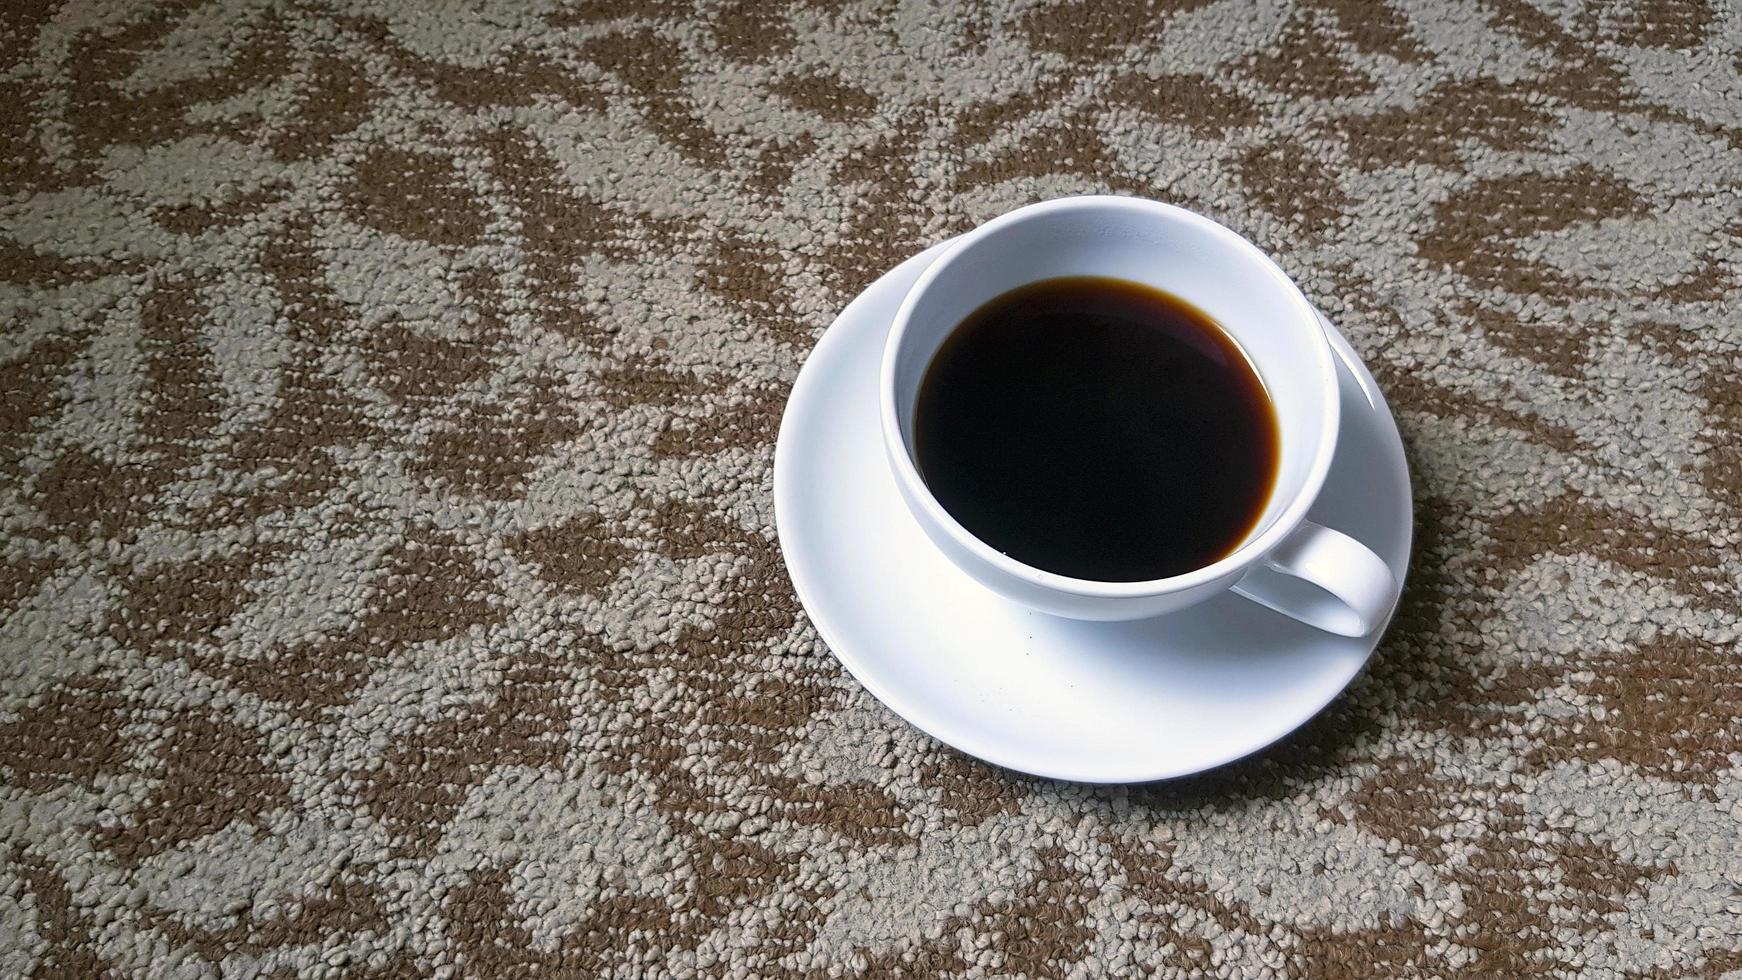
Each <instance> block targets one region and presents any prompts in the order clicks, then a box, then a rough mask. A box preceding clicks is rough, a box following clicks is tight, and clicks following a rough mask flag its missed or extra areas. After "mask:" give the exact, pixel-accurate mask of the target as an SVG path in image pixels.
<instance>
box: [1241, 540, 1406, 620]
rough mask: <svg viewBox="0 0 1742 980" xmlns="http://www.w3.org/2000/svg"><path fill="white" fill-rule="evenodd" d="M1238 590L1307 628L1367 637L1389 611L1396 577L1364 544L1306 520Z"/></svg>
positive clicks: (1254, 569)
mask: <svg viewBox="0 0 1742 980" xmlns="http://www.w3.org/2000/svg"><path fill="white" fill-rule="evenodd" d="M1234 591H1235V592H1237V593H1239V594H1240V595H1243V596H1245V597H1246V598H1248V599H1251V600H1252V601H1253V602H1256V603H1258V604H1259V605H1261V606H1267V607H1269V608H1271V609H1274V610H1276V611H1277V612H1279V613H1282V614H1283V615H1284V616H1289V617H1292V618H1294V619H1298V620H1300V621H1301V622H1303V623H1306V624H1307V625H1308V626H1316V627H1318V628H1319V629H1322V630H1325V631H1326V632H1329V633H1336V634H1338V635H1339V636H1366V635H1367V634H1368V633H1371V632H1372V631H1373V630H1374V629H1375V628H1376V627H1377V626H1378V625H1379V621H1380V620H1381V619H1383V618H1384V617H1385V613H1386V611H1387V610H1388V609H1390V608H1391V602H1392V597H1393V595H1394V594H1395V593H1396V591H1397V579H1396V578H1395V577H1394V576H1393V575H1392V574H1391V569H1390V568H1389V567H1387V566H1386V564H1385V562H1384V561H1383V560H1382V559H1380V557H1379V556H1378V555H1376V554H1374V553H1373V551H1372V549H1370V548H1368V547H1367V546H1366V545H1364V544H1362V543H1361V542H1359V541H1356V540H1355V539H1354V538H1351V537H1349V536H1348V535H1347V534H1344V533H1343V532H1341V531H1337V530H1333V529H1331V528H1328V527H1325V526H1324V525H1322V524H1314V523H1313V522H1312V521H1302V522H1301V525H1300V526H1299V527H1297V528H1295V529H1294V533H1292V534H1290V535H1289V536H1288V537H1286V538H1284V539H1283V541H1282V544H1280V545H1278V546H1277V547H1276V548H1275V549H1274V550H1272V551H1271V552H1270V554H1268V555H1266V556H1265V557H1264V560H1263V561H1262V562H1261V563H1259V564H1258V565H1255V566H1253V568H1252V569H1251V570H1250V571H1248V572H1247V573H1246V576H1245V577H1244V578H1242V579H1241V580H1240V581H1239V582H1237V583H1235V585H1234Z"/></svg>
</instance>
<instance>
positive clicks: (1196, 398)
mask: <svg viewBox="0 0 1742 980" xmlns="http://www.w3.org/2000/svg"><path fill="white" fill-rule="evenodd" d="M1277 449H1278V445H1277V426H1276V417H1275V413H1274V410H1273V409H1272V408H1271V404H1270V399H1269V396H1268V395H1267V393H1266V392H1265V390H1264V384H1263V382H1262V381H1261V380H1260V379H1259V377H1258V374H1257V372H1256V371H1255V370H1254V369H1253V367H1252V365H1251V363H1250V362H1249V361H1248V360H1247V358H1246V356H1245V353H1244V352H1243V351H1241V349H1240V348H1239V347H1238V346H1237V345H1236V344H1235V342H1234V341H1233V339H1232V338H1230V337H1229V336H1228V335H1227V334H1226V333H1224V332H1223V331H1222V329H1221V328H1220V327H1219V326H1218V325H1217V324H1216V322H1215V321H1214V320H1213V319H1211V318H1210V317H1209V316H1208V315H1207V314H1205V313H1204V312H1203V311H1201V310H1199V309H1197V308H1196V307H1194V306H1192V305H1191V304H1189V303H1187V302H1186V301H1184V300H1182V299H1180V298H1178V297H1176V296H1173V295H1171V294H1168V293H1165V292H1162V291H1161V290H1157V289H1153V288H1150V287H1148V286H1143V285H1140V284H1138V283H1133V282H1128V281H1125V280H1121V279H1108V278H1102V277H1094V276H1074V277H1067V278H1060V279H1049V280H1045V281H1042V282H1036V283H1031V284H1029V285H1026V286H1023V287H1020V288H1018V289H1014V290H1011V291H1010V292H1007V293H1004V294H1002V295H1000V296H998V297H995V298H994V299H992V300H990V301H989V302H987V303H986V304H984V305H982V306H981V307H980V308H978V309H977V310H975V311H974V312H973V313H971V314H969V316H968V317H967V318H966V319H964V320H963V321H962V322H961V324H959V325H958V326H957V327H956V329H955V330H954V331H953V332H952V333H951V334H950V336H949V338H948V339H947V340H945V342H944V344H943V346H942V347H941V348H940V349H939V350H938V352H937V354H936V355H934V356H933V358H932V362H931V364H930V366H929V367H928V368H927V370H926V374H925V378H924V380H923V381H922V382H921V385H920V391H919V398H918V402H917V404H916V406H915V409H914V452H915V455H916V457H917V459H916V462H917V463H918V466H919V470H920V473H921V475H922V476H923V478H924V479H925V482H926V485H927V486H928V487H929V488H930V489H931V491H932V493H933V495H935V496H936V497H937V499H938V501H939V502H940V503H942V504H943V506H944V508H945V509H946V510H948V511H949V512H950V515H951V516H953V517H954V518H955V519H956V520H957V521H959V522H960V523H961V524H962V526H963V527H965V528H967V529H968V530H969V531H970V532H971V533H973V534H974V535H975V536H976V537H978V538H979V539H980V540H982V541H984V542H986V543H987V544H989V545H991V546H992V547H994V548H997V549H998V550H999V551H1002V552H1004V553H1005V554H1007V555H1009V556H1010V557H1012V558H1015V559H1016V560H1018V561H1021V562H1023V563H1025V564H1028V565H1032V566H1034V567H1036V568H1040V569H1043V570H1046V571H1049V572H1055V573H1058V574H1060V575H1068V576H1071V577H1074V578H1082V579H1092V580H1096V581H1103V582H1134V581H1144V580H1147V579H1157V578H1166V577H1168V576H1172V575H1178V574H1180V573H1182V572H1187V571H1190V570H1192V569H1194V568H1200V567H1202V566H1204V565H1207V564H1210V563H1211V562H1214V561H1216V560H1217V559H1219V558H1222V557H1224V556H1226V555H1227V554H1228V553H1230V552H1231V551H1233V550H1234V549H1235V548H1236V547H1238V546H1239V544H1240V543H1241V542H1242V541H1243V540H1244V539H1245V537H1246V536H1247V535H1248V534H1249V533H1250V532H1251V530H1252V528H1253V525H1254V523H1255V522H1256V521H1257V520H1258V518H1259V516H1260V515H1261V514H1262V512H1263V510H1264V505H1265V502H1266V500H1267V498H1268V497H1269V495H1270V491H1271V487H1272V484H1273V483H1274V482H1275V479H1276V470H1277Z"/></svg>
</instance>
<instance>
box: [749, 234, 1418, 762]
mask: <svg viewBox="0 0 1742 980" xmlns="http://www.w3.org/2000/svg"><path fill="white" fill-rule="evenodd" d="M944 244H948V243H944ZM943 247H944V245H943V244H940V245H937V246H934V247H933V248H931V249H930V250H928V251H926V252H924V253H922V254H920V255H917V256H915V257H913V258H911V259H908V260H907V261H906V262H903V263H902V264H901V265H900V266H898V267H897V268H896V269H894V270H893V271H891V272H889V273H888V274H886V275H885V276H883V278H881V279H879V280H877V281H876V282H875V283H873V284H872V285H871V286H870V288H868V289H866V290H865V291H864V292H863V293H861V294H860V295H859V296H858V298H857V299H855V300H853V302H852V303H851V304H849V305H848V306H847V308H846V309H845V310H844V311H842V313H841V315H840V317H838V318H837V319H836V320H835V322H834V324H833V325H831V326H830V327H829V329H828V332H827V333H825V334H824V335H823V338H822V340H821V341H820V342H819V343H818V344H817V347H816V350H815V351H813V352H812V353H811V356H810V359H809V360H808V361H806V362H805V365H804V369H803V370H802V371H800V372H799V376H798V381H797V383H796V384H794V385H793V389H792V397H791V399H790V400H789V401H788V402H787V406H786V413H785V415H784V416H783V417H782V418H781V421H780V440H779V443H778V444H777V446H776V448H775V454H774V509H775V522H776V524H777V525H778V528H779V533H780V547H781V550H782V551H783V552H784V553H785V556H786V565H787V569H788V571H789V572H790V573H791V575H792V582H793V587H794V588H795V589H796V590H797V592H798V597H799V601H801V602H802V603H804V607H805V611H806V612H808V613H809V614H810V618H811V622H812V623H814V624H815V625H816V628H817V632H818V633H820V634H821V635H822V638H823V640H824V641H825V642H827V643H828V645H829V647H830V649H832V650H833V651H834V653H835V656H837V657H839V658H840V660H841V663H843V664H845V665H846V667H847V669H848V670H849V671H851V672H852V674H853V676H854V677H856V678H858V680H859V682H860V683H862V684H864V685H865V687H866V688H867V689H868V690H870V691H871V693H872V694H874V695H876V696H877V697H878V699H880V700H881V701H882V702H883V703H884V704H886V705H888V706H889V707H890V708H893V709H894V710H895V712H896V713H897V714H900V715H901V716H902V717H903V718H906V719H907V720H908V721H909V722H911V723H912V724H914V725H915V726H917V727H918V728H920V729H922V730H923V731H925V732H928V733H930V734H931V735H932V736H934V737H936V738H938V739H940V740H942V741H944V742H947V743H949V744H950V745H953V746H955V747H956V748H958V749H960V750H962V751H963V752H967V753H969V754H971V755H975V756H979V757H980V758H982V759H985V760H986V761H988V762H992V763H996V764H998V765H1000V766H1005V767H1007V768H1010V769H1016V770H1020V771H1022V772H1027V773H1033V774H1035V775H1038V776H1048V777H1052V778H1055V779H1070V780H1079V781H1083V782H1096V783H1114V782H1141V781H1145V780H1152V779H1165V778H1169V777H1174V776H1184V775H1188V774H1190V773H1195V772H1200V771H1202V770H1205V769H1209V768H1211V767H1214V766H1218V765H1221V764H1222V763H1225V762H1230V761H1232V760H1234V759H1238V758H1240V757H1241V756H1244V755H1247V754H1249V753H1251V752H1254V751H1256V750H1258V749H1260V748H1263V747H1264V746H1266V745H1268V744H1270V743H1271V742H1274V741H1276V740H1277V739H1279V738H1281V737H1282V736H1284V735H1286V734H1288V733H1289V732H1291V731H1293V730H1294V729H1295V728H1297V727H1299V726H1300V725H1301V724H1302V723H1304V722H1305V721H1307V719H1309V718H1311V717H1312V716H1313V715H1314V714H1316V713H1317V712H1318V711H1319V709H1321V708H1323V707H1324V706H1325V705H1326V704H1328V703H1330V701H1331V699H1332V698H1334V697H1336V696H1337V694H1338V693H1339V692H1341V691H1342V690H1343V688H1344V687H1346V686H1347V685H1348V683H1349V681H1351V680H1352V679H1354V677H1355V675H1356V674H1357V673H1358V672H1359V671H1360V670H1361V667H1362V665H1364V664H1365V663H1366V662H1367V658H1368V656H1369V655H1370V654H1371V653H1372V652H1373V648H1374V647H1375V646H1376V645H1377V644H1378V642H1379V635H1380V633H1382V632H1383V629H1381V630H1377V631H1375V632H1374V633H1373V634H1371V635H1369V636H1366V637H1363V638H1359V639H1351V638H1348V637H1342V636H1333V635H1331V634H1329V633H1324V632H1321V631H1319V630H1315V629H1313V628H1311V627H1309V626H1303V625H1301V624H1300V623H1297V622H1295V621H1294V620H1291V619H1288V618H1286V617H1284V616H1282V615H1280V614H1278V613H1274V612H1271V611H1269V610H1267V609H1264V608H1262V607H1260V606H1258V605H1256V604H1254V603H1251V602H1248V601H1246V600H1244V599H1241V598H1239V597H1237V596H1233V595H1222V596H1219V597H1217V598H1215V599H1211V600H1209V601H1208V602H1205V603H1202V604H1200V605H1197V606H1193V607H1192V608H1190V609H1187V610H1184V611H1182V612H1178V613H1175V614H1173V615H1170V616H1163V617H1160V618H1157V619H1150V620H1144V621H1140V622H1133V623H1089V622H1078V621H1074V620H1066V619H1058V618H1054V617H1051V616H1047V615H1045V614H1042V613H1037V612H1032V611H1030V610H1028V609H1026V608H1023V607H1021V606H1017V605H1013V604H1011V603H1009V602H1006V601H1005V600H1003V599H1001V598H999V597H998V596H996V595H994V594H993V593H991V592H989V591H987V590H986V589H985V588H984V587H983V586H981V585H979V584H978V583H976V582H974V581H973V580H972V579H970V578H968V577H967V576H966V575H964V574H963V573H962V572H960V571H958V570H957V569H956V568H955V566H953V565H951V564H950V563H949V562H948V561H946V560H945V559H944V558H943V557H942V556H941V555H940V554H938V553H937V551H936V550H934V548H933V547H932V545H931V543H930V542H929V541H928V540H927V539H926V537H925V535H924V533H923V532H922V531H921V530H920V529H919V526H918V525H917V524H915V523H914V521H913V518H912V517H911V516H910V515H909V514H908V512H907V510H906V508H905V507H904V506H903V505H902V502H901V498H900V497H899V496H898V495H897V492H896V488H895V483H894V479H893V478H892V477H891V475H890V473H889V467H888V463H887V462H886V461H885V460H884V458H883V446H882V443H881V442H880V439H879V434H878V420H877V419H878V416H877V376H878V363H879V359H880V357H881V355H882V350H883V340H884V336H885V334H886V333H887V332H888V329H889V323H890V320H891V318H892V317H893V316H894V314H895V310H896V307H897V306H899V305H900V303H901V299H902V297H903V296H904V295H905V294H906V292H907V289H908V287H909V286H910V285H911V284H912V283H913V281H914V280H915V279H917V278H918V277H919V274H920V271H921V270H923V269H924V268H925V266H926V264H927V263H929V262H930V261H931V260H932V258H933V257H935V256H936V255H937V254H938V253H939V252H940V251H941V250H942V249H943ZM1327 326H1328V324H1327ZM1329 333H1330V335H1331V338H1332V343H1333V346H1334V347H1335V349H1336V352H1337V356H1338V361H1339V367H1340V369H1339V371H1338V374H1339V376H1340V377H1341V379H1342V382H1343V405H1342V417H1343V428H1342V432H1341V434H1340V436H1339V437H1338V444H1337V455H1336V458H1335V461H1334V462H1333V463H1332V465H1331V472H1330V476H1329V478H1328V479H1327V480H1326V481H1325V486H1324V490H1323V492H1322V493H1321V494H1320V497H1319V501H1318V503H1317V504H1315V505H1314V507H1313V509H1312V511H1311V513H1310V514H1309V515H1308V516H1309V517H1310V518H1311V519H1312V520H1314V521H1318V522H1319V523H1321V524H1326V525H1329V526H1331V527H1334V528H1337V529H1338V530H1341V531H1343V532H1345V533H1347V534H1350V535H1352V536H1353V537H1355V538H1356V539H1358V540H1360V541H1361V542H1363V543H1364V544H1366V545H1367V546H1368V547H1370V548H1372V549H1373V550H1374V551H1375V552H1376V553H1377V554H1378V555H1379V556H1380V557H1381V558H1383V559H1385V562H1386V563H1387V564H1388V565H1390V566H1391V570H1392V571H1393V572H1394V573H1396V578H1397V581H1398V582H1399V583H1400V584H1401V583H1402V581H1403V577H1404V572H1405V571H1406V569H1407V567H1408V564H1409V547H1410V530H1411V509H1410V493H1409V471H1408V469H1407V467H1406V466H1405V463H1404V457H1403V443H1402V441H1401V440H1400V439H1399V438H1398V435H1397V426H1396V425H1395V424H1394V423H1393V422H1392V419H1391V411H1390V409H1389V408H1387V407H1386V404H1385V399H1384V398H1383V397H1381V395H1380V393H1379V388H1378V386H1377V385H1376V384H1375V383H1374V381H1373V376H1372V375H1371V374H1369V373H1368V372H1367V369H1366V368H1365V367H1364V366H1363V365H1362V364H1361V362H1360V360H1359V359H1358V358H1357V357H1356V356H1355V352H1354V351H1353V350H1352V349H1350V347H1349V345H1348V342H1347V341H1345V340H1344V339H1343V338H1342V336H1341V335H1340V334H1338V333H1337V332H1336V330H1335V329H1334V328H1333V329H1330V330H1329ZM1400 591H1401V590H1400ZM1392 609H1393V610H1395V609H1396V597H1393V599H1392ZM1386 618H1387V622H1389V619H1390V615H1389V613H1388V614H1387V617H1386Z"/></svg>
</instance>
